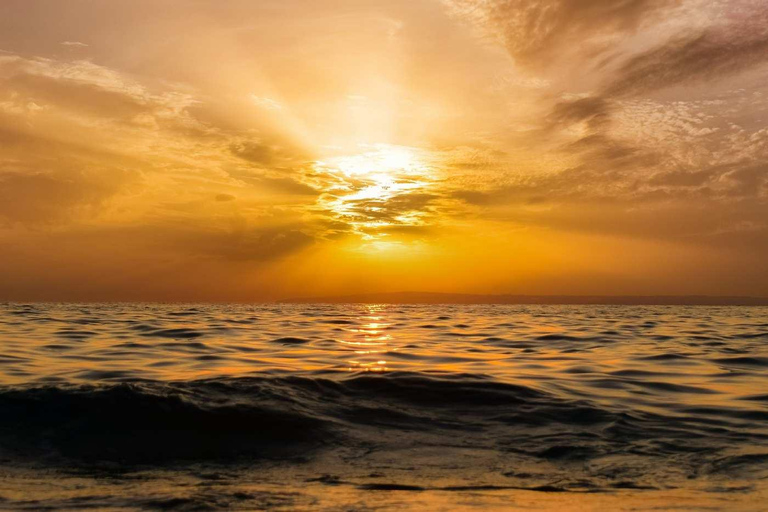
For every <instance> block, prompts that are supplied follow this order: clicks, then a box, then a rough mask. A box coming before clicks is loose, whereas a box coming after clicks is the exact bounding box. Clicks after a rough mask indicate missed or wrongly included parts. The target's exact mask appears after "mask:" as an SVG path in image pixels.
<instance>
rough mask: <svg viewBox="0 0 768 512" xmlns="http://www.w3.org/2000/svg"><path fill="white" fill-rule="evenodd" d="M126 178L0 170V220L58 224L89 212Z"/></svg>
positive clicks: (74, 173)
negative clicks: (78, 214)
mask: <svg viewBox="0 0 768 512" xmlns="http://www.w3.org/2000/svg"><path fill="white" fill-rule="evenodd" d="M128 178H129V176H128V175H127V174H126V173H116V172H114V170H113V171H112V172H110V173H109V174H108V175H100V174H99V173H98V172H86V171H58V172H44V171H43V172H33V171H25V172H18V171H16V172H7V171H5V172H3V171H0V219H5V220H6V221H7V222H11V223H23V224H35V223H61V222H64V221H67V220H71V217H72V216H73V215H75V214H77V213H86V212H87V211H89V210H90V211H93V210H95V209H97V208H98V207H100V206H101V205H103V203H104V202H105V201H106V200H107V199H109V198H110V197H112V196H113V195H115V194H117V193H118V192H119V191H120V190H121V188H122V187H123V186H124V185H125V182H126V181H127V179H128Z"/></svg>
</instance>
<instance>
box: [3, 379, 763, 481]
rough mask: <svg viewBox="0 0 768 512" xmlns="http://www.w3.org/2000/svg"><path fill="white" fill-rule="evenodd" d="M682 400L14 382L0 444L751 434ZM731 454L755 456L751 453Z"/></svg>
mask: <svg viewBox="0 0 768 512" xmlns="http://www.w3.org/2000/svg"><path fill="white" fill-rule="evenodd" d="M687 412H688V414H687V415H686V414H685V413H684V412H681V414H680V415H678V416H677V417H667V416H659V415H655V414H651V413H647V412H641V411H625V410H614V409H611V408H608V407H604V406H598V405H597V404H595V403H591V402H587V401H579V400H572V399H565V398H560V397H558V396H555V395H554V394H552V393H547V392H543V391H540V390H536V389H533V388H530V387H525V386H521V385H513V384H504V383H499V382H496V381H492V380H490V379H484V378H482V377H480V376H474V375H461V374H460V375H457V374H450V375H448V374H446V375H425V374H412V373H391V374H386V375H363V376H357V377H354V378H349V379H345V380H334V379H328V378H307V377H291V376H274V377H240V378H220V379H211V380H196V381H189V382H173V383H161V382H153V381H145V382H132V383H121V384H110V385H107V384H104V385H70V384H67V385H65V384H56V385H44V386H39V385H38V386H20V387H4V388H0V417H2V418H3V422H2V423H1V424H0V454H1V455H2V456H3V457H4V458H5V459H11V460H18V461H23V460H30V459H31V460H46V461H53V460H59V459H66V460H73V461H79V462H84V463H92V462H100V461H112V462H118V463H121V464H166V463H173V462H176V461H190V460H193V461H194V460H208V461H210V460H218V461H227V462H231V461H258V460H263V459H280V460H283V461H285V460H295V461H301V460H306V459H308V458H312V457H313V456H314V455H315V454H317V453H318V452H320V451H323V450H334V449H337V448H344V449H352V450H354V449H357V450H360V451H361V452H365V451H366V450H368V451H370V450H385V449H403V448H404V447H407V445H408V443H409V442H410V443H413V444H414V445H417V446H426V445H430V446H443V447H445V448H446V449H447V450H448V449H451V447H455V444H456V439H457V435H458V436H459V437H460V438H461V439H462V443H464V446H466V447H471V448H475V449H491V450H494V451H500V452H502V453H504V452H506V453H509V454H515V455H516V456H525V457H529V458H531V459H533V460H540V461H549V462H552V463H563V462H574V461H576V462H584V461H588V460H591V459H597V458H599V457H605V456H608V455H621V454H624V455H633V456H638V455H642V456H644V457H668V456H670V455H674V456H687V455H692V454H693V455H695V456H696V457H699V459H700V461H699V462H702V461H704V462H706V461H707V460H709V461H716V460H719V459H718V457H720V458H722V457H724V456H725V455H724V454H725V453H727V449H728V448H729V446H733V445H736V444H738V443H741V444H743V443H744V442H745V439H748V438H750V436H753V437H752V438H751V439H752V442H754V443H765V438H760V437H759V436H756V434H754V432H753V431H750V430H749V428H747V427H744V426H743V425H742V427H738V426H735V427H734V426H731V428H728V423H727V422H728V421H729V417H728V416H727V415H726V416H723V415H722V414H719V413H718V411H714V412H713V413H712V414H711V415H709V416H707V411H687ZM737 419H739V420H740V421H745V420H744V418H737ZM748 419H749V418H748ZM752 420H753V421H754V422H760V421H763V420H764V418H763V417H760V418H752ZM734 421H735V420H734ZM739 460H740V461H742V462H744V461H746V462H744V464H747V463H754V464H765V458H764V457H763V458H761V457H759V456H756V457H754V458H753V459H744V460H742V459H739ZM712 464H715V463H714V462H712ZM715 466H716V464H715ZM713 467H714V466H713ZM718 467H719V466H718Z"/></svg>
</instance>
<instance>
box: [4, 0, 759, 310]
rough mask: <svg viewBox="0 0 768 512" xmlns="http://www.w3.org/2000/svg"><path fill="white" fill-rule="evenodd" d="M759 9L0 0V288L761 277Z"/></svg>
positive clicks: (714, 288)
mask: <svg viewBox="0 0 768 512" xmlns="http://www.w3.org/2000/svg"><path fill="white" fill-rule="evenodd" d="M766 260H768V4H766V3H765V2H764V0H615V1H610V0H606V1H601V2H595V1H593V0H354V1H353V0H258V1H256V0H226V1H222V0H110V1H104V0H67V1H66V2H62V1H61V0H3V1H2V2H0V300H54V301H58V300H61V301H66V300H109V301H112V300H114V301H121V300H126V301H134V300H135V301H144V300H146V301H264V300H275V299H281V298H291V297H304V296H329V295H336V294H355V293H371V292H395V291H430V292H456V293H489V294H497V293H509V294H557V295H690V294H703V295H756V296H768V265H766Z"/></svg>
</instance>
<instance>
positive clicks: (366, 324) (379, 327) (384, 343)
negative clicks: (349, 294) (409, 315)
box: [338, 305, 397, 372]
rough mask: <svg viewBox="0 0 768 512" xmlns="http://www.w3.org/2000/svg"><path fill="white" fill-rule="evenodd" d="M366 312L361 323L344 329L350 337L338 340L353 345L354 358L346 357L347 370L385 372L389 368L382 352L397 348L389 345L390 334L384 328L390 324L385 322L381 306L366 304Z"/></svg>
mask: <svg viewBox="0 0 768 512" xmlns="http://www.w3.org/2000/svg"><path fill="white" fill-rule="evenodd" d="M366 308H367V312H368V314H367V315H365V316H362V317H361V321H362V325H360V326H359V327H354V328H349V329H345V334H346V335H347V336H349V338H350V339H342V340H338V341H339V343H341V344H342V345H345V346H350V347H353V350H352V352H353V353H354V354H355V356H356V357H355V359H348V360H347V363H348V365H349V366H348V367H347V370H348V371H351V372H352V371H355V372H360V371H362V372H385V371H387V370H389V368H388V367H387V361H386V360H385V359H383V357H384V356H383V354H387V353H389V352H391V351H395V350H397V349H396V348H393V347H391V343H390V342H391V341H392V336H391V335H389V334H386V333H385V332H384V330H386V329H387V328H388V327H390V326H391V323H389V322H386V320H385V319H384V317H383V316H381V314H380V313H381V312H382V311H384V307H383V306H378V305H369V306H366Z"/></svg>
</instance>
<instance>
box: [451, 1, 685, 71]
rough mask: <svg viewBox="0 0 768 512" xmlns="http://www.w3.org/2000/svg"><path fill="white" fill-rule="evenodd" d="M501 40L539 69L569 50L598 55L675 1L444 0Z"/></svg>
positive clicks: (520, 60)
mask: <svg viewBox="0 0 768 512" xmlns="http://www.w3.org/2000/svg"><path fill="white" fill-rule="evenodd" d="M445 1H446V3H447V4H448V5H449V7H450V8H451V9H452V11H453V12H454V13H455V14H457V15H459V16H462V17H465V18H467V19H469V20H470V21H471V22H472V23H474V24H475V25H476V26H478V27H479V28H480V29H481V30H482V31H484V32H485V33H486V34H488V35H489V36H491V37H492V38H494V39H496V40H497V41H499V42H501V43H502V44H503V45H504V46H505V47H506V48H507V50H508V51H509V53H510V54H511V55H512V57H514V58H515V60H516V61H517V62H518V63H520V64H522V65H524V66H526V67H529V68H534V69H540V68H542V67H547V66H548V65H551V64H553V63H554V62H560V61H562V57H563V55H565V54H571V53H573V52H574V51H577V52H579V53H581V54H582V55H583V54H590V55H592V56H596V55H599V54H600V53H602V52H603V51H605V50H606V49H608V48H610V46H611V45H612V44H613V43H615V41H616V40H617V39H620V38H622V37H626V35H627V34H628V33H633V32H635V31H637V30H638V29H639V28H640V27H641V26H642V25H643V24H644V23H645V22H647V21H649V20H650V19H658V18H659V17H660V16H661V15H662V13H663V12H664V11H665V10H667V9H669V8H671V7H674V6H676V5H678V4H679V2H678V1H674V0H624V1H620V2H612V1H607V2H599V1H594V0H445Z"/></svg>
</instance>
